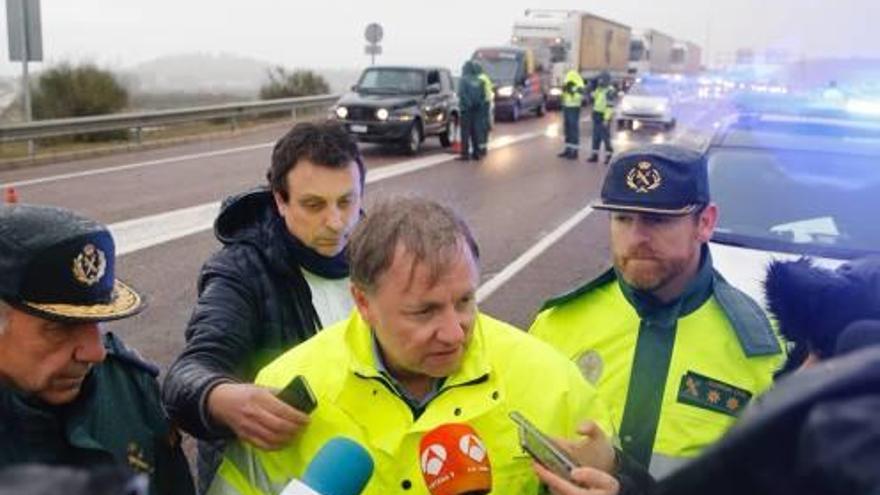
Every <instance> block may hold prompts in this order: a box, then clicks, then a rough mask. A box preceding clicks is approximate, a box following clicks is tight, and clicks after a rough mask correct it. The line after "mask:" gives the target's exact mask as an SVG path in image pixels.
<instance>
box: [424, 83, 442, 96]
mask: <svg viewBox="0 0 880 495" xmlns="http://www.w3.org/2000/svg"><path fill="white" fill-rule="evenodd" d="M425 92H426V93H428V94H429V95H438V94H440V84H439V83H434V84H429V85H428V87H427V88H426V89H425Z"/></svg>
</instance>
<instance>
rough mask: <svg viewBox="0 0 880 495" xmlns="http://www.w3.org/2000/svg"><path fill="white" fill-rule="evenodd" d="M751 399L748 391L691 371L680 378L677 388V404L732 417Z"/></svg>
mask: <svg viewBox="0 0 880 495" xmlns="http://www.w3.org/2000/svg"><path fill="white" fill-rule="evenodd" d="M751 398H752V393H751V392H749V391H748V390H745V389H742V388H739V387H735V386H733V385H731V384H729V383H724V382H722V381H720V380H715V379H713V378H709V377H707V376H703V375H700V374H698V373H694V372H693V371H688V372H687V373H686V374H685V375H684V376H683V377H682V378H681V385H680V386H679V388H678V402H681V403H682V404H688V405H691V406H695V407H699V408H701V409H708V410H710V411H715V412H719V413H722V414H726V415H728V416H734V417H736V416H739V414H740V413H741V412H742V410H743V408H744V407H745V406H746V405H747V404H748V403H749V400H751Z"/></svg>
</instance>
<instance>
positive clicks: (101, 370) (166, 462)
mask: <svg viewBox="0 0 880 495" xmlns="http://www.w3.org/2000/svg"><path fill="white" fill-rule="evenodd" d="M104 347H105V349H106V350H107V358H106V359H105V360H104V361H103V362H101V363H100V364H96V365H95V366H94V367H93V368H92V369H91V371H90V372H89V374H88V375H87V377H86V379H85V381H84V382H83V387H82V389H81V391H80V393H79V395H78V396H77V397H76V399H74V400H73V401H72V402H70V403H68V404H65V405H63V406H52V405H49V404H46V403H45V402H42V401H40V400H39V399H37V398H34V397H33V396H28V395H25V394H23V393H21V392H20V391H17V390H14V389H12V388H10V387H7V386H3V385H0V468H8V467H11V466H22V465H25V464H34V465H51V466H67V467H76V468H82V469H89V470H95V469H101V468H111V467H113V466H115V467H118V468H128V469H131V470H133V471H135V472H138V473H144V474H148V475H149V479H150V493H151V494H152V495H191V494H192V493H194V490H193V483H192V478H191V477H190V473H189V465H188V464H187V462H186V457H184V455H183V450H181V447H180V434H179V433H178V432H176V431H175V430H173V429H172V428H171V427H169V424H168V419H167V418H166V417H165V412H164V411H163V410H162V405H161V402H160V400H159V384H158V383H156V375H157V374H158V370H157V369H156V368H155V366H153V365H152V364H150V363H146V362H144V361H143V360H142V359H141V358H140V356H138V355H137V354H136V353H134V352H133V351H131V350H129V349H128V348H126V347H125V346H124V345H123V344H122V341H120V340H119V339H118V338H117V337H115V336H114V335H113V334H112V333H107V334H105V335H104ZM10 481H11V480H10ZM0 484H2V481H0ZM3 488H4V487H2V486H0V492H3V491H4V490H3ZM32 488H33V487H32ZM55 488H56V491H54V492H52V493H65V494H66V493H73V491H74V490H75V487H74V486H73V485H72V484H66V485H60V484H59V485H56V486H55ZM47 490H48V487H47ZM34 491H35V488H34ZM34 491H31V490H23V491H19V492H17V493H23V494H24V493H34ZM93 492H97V490H93ZM7 493H11V491H10V492H7ZM45 493H49V491H46V492H45Z"/></svg>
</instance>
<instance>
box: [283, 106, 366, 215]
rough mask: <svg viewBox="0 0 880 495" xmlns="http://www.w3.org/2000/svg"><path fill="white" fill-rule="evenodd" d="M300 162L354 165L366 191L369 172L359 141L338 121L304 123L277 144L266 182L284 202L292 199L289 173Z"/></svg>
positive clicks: (336, 166) (325, 164) (338, 166)
mask: <svg viewBox="0 0 880 495" xmlns="http://www.w3.org/2000/svg"><path fill="white" fill-rule="evenodd" d="M301 159H307V160H309V161H311V162H312V163H314V164H315V165H321V166H326V167H329V168H346V167H348V166H349V165H350V164H351V162H355V163H357V167H358V173H359V175H360V183H361V191H363V189H364V179H365V178H366V177H365V176H366V170H364V162H363V160H362V159H361V155H360V152H359V151H358V147H357V142H356V141H355V140H354V138H352V137H351V136H350V135H349V134H348V131H346V130H345V127H343V126H342V124H340V123H338V122H334V121H331V120H328V121H324V122H301V123H299V124H296V125H295V126H293V128H292V129H290V130H289V131H287V134H285V135H284V136H283V137H282V138H281V139H279V140H278V142H277V143H275V148H274V149H273V150H272V165H271V166H270V167H269V171H268V172H267V173H266V179H267V180H268V181H269V187H270V188H271V189H272V191H273V192H277V193H279V194H280V195H281V198H282V199H284V201H287V200H288V199H289V184H288V183H287V174H288V173H289V172H290V171H291V170H292V169H293V167H295V166H296V164H297V162H298V161H299V160H301Z"/></svg>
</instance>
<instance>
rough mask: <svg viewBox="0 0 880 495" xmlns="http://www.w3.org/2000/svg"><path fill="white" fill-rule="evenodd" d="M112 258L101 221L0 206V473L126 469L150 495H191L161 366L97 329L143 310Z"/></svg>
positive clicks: (49, 210)
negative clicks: (165, 401) (144, 479)
mask: <svg viewBox="0 0 880 495" xmlns="http://www.w3.org/2000/svg"><path fill="white" fill-rule="evenodd" d="M114 253H115V247H114V243H113V238H112V237H111V235H110V232H109V231H108V230H107V228H106V227H105V226H103V225H100V224H98V223H96V222H94V221H92V220H89V219H87V218H84V217H81V216H79V215H76V214H74V213H73V212H71V211H68V210H64V209H61V208H53V207H46V206H34V205H24V204H20V205H0V469H2V468H7V467H13V466H16V467H20V466H21V465H23V464H44V465H52V466H68V467H76V468H83V469H90V470H93V469H113V468H123V469H125V470H133V471H135V472H138V473H142V474H144V475H146V476H148V477H149V482H150V493H152V494H153V495H160V494H161V495H166V494H167V495H190V494H192V493H194V490H193V484H192V478H191V477H190V474H189V466H188V464H187V462H186V458H185V457H184V455H183V451H182V450H181V448H180V435H179V434H177V432H176V431H174V430H173V429H172V428H171V427H170V426H169V422H168V420H167V418H166V416H165V413H164V411H163V410H162V404H161V402H160V397H159V387H158V384H157V383H156V375H157V374H158V369H156V367H155V366H153V365H152V364H150V363H147V362H144V361H143V360H142V359H141V358H140V357H139V356H138V355H137V354H135V353H133V352H132V351H130V350H128V349H127V348H125V347H124V346H123V345H122V342H121V341H120V340H119V339H118V338H117V337H115V336H114V335H113V334H111V333H106V334H103V335H102V332H101V329H100V322H104V321H110V320H117V319H121V318H127V317H129V316H133V315H135V314H137V313H138V312H139V311H140V310H141V309H142V308H143V300H142V299H141V296H140V295H139V294H138V293H137V292H135V291H134V290H133V289H132V288H130V287H129V286H127V285H126V284H124V283H122V282H120V281H119V280H117V279H116V277H115V273H114V266H115V256H114ZM7 481H8V480H7ZM3 482H4V481H0V484H2V483H3ZM56 488H57V487H56ZM36 489H37V487H33V489H27V490H19V491H17V492H16V493H33V492H34V491H35V490H36ZM65 489H66V490H64V491H59V492H56V493H69V492H70V491H71V490H73V489H74V486H72V484H70V483H68V484H66V485H65ZM0 491H2V488H0ZM95 491H96V492H97V490H95Z"/></svg>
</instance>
